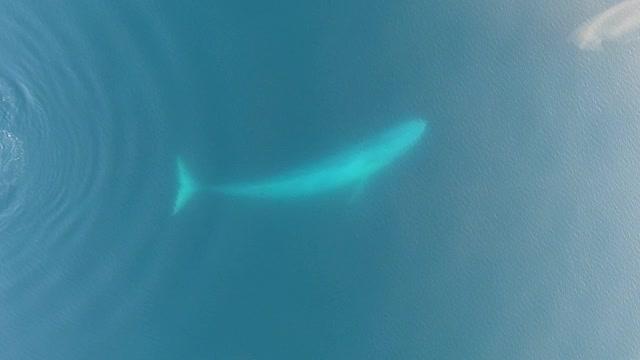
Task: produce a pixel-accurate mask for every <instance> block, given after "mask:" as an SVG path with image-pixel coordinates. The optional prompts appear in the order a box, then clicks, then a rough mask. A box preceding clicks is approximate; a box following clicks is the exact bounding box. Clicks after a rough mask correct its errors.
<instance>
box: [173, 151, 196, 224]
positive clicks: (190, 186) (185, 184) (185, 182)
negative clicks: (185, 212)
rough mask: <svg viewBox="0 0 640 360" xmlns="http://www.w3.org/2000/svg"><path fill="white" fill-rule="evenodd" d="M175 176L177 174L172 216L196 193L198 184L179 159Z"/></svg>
mask: <svg viewBox="0 0 640 360" xmlns="http://www.w3.org/2000/svg"><path fill="white" fill-rule="evenodd" d="M176 164H177V169H176V170H177V174H178V193H177V194H176V201H175V204H174V206H173V214H174V215H175V214H177V213H178V212H179V211H180V210H181V209H182V208H183V207H184V206H185V205H186V204H187V203H188V202H189V200H190V199H191V198H192V197H193V195H195V194H196V193H197V192H198V190H199V189H198V183H197V182H196V180H195V179H194V178H193V176H191V174H190V173H189V170H188V169H187V166H186V165H185V163H184V161H182V159H181V158H178V159H177V161H176Z"/></svg>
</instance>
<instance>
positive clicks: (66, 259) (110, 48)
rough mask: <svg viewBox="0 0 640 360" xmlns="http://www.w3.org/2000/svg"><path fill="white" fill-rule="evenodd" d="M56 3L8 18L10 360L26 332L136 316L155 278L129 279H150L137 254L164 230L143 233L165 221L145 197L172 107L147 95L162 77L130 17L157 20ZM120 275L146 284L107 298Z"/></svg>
mask: <svg viewBox="0 0 640 360" xmlns="http://www.w3.org/2000/svg"><path fill="white" fill-rule="evenodd" d="M21 4H22V3H21ZM46 9H47V7H42V8H41V7H40V6H30V5H28V3H25V5H24V6H21V5H19V4H18V5H15V6H12V7H9V8H8V9H6V10H7V12H6V13H4V14H3V15H0V25H2V26H3V28H4V29H5V30H4V31H3V32H2V34H0V48H2V49H3V57H2V58H1V59H0V357H2V358H21V353H20V352H21V351H23V350H24V347H25V346H26V345H28V344H22V345H21V344H10V343H6V342H5V341H8V340H6V339H10V338H13V339H14V340H15V339H16V336H17V335H16V334H17V333H18V330H20V332H19V333H20V334H22V335H21V336H22V337H23V338H24V339H27V338H31V337H33V338H37V337H38V336H39V335H41V334H49V335H51V334H52V333H53V329H55V328H56V326H58V325H57V324H58V323H59V322H60V321H61V320H60V318H61V317H64V318H66V320H65V321H71V322H73V321H81V319H85V318H86V316H87V314H88V313H91V311H93V310H92V309H95V307H96V306H98V305H97V304H100V305H99V306H100V307H101V315H100V316H104V317H109V316H110V315H114V314H121V313H122V311H123V310H122V309H123V307H126V308H134V307H135V304H133V305H132V303H131V302H132V301H133V302H135V298H136V297H135V296H134V292H135V291H139V289H144V287H145V285H144V284H145V283H146V282H148V281H149V279H146V278H145V277H144V276H142V275H139V274H134V276H133V277H131V276H130V275H131V273H130V271H131V269H132V268H136V269H137V270H136V271H138V272H140V271H143V270H142V269H138V268H137V266H139V265H138V263H137V262H139V261H140V259H141V257H138V258H136V256H139V255H140V252H141V251H142V249H144V248H145V247H146V246H148V241H149V240H148V237H145V236H137V235H140V234H142V233H146V234H151V236H152V235H153V233H154V232H153V231H151V230H150V229H149V228H145V227H146V226H147V224H148V223H149V222H150V221H152V220H153V217H154V216H157V214H158V213H159V211H163V212H165V213H166V209H160V210H159V211H158V210H155V211H154V210H152V209H151V210H149V209H148V205H147V204H148V203H154V201H153V200H152V199H153V198H155V196H156V195H157V193H154V192H152V191H145V189H154V186H157V182H154V179H157V178H158V177H159V176H158V174H156V173H155V172H157V171H158V169H159V168H158V167H157V166H155V165H154V164H158V163H160V162H159V161H155V160H156V159H157V158H158V157H159V155H158V154H159V153H160V151H159V149H160V148H161V147H162V143H163V136H164V134H163V133H162V130H161V129H163V125H162V124H163V122H162V114H161V111H160V110H159V106H158V105H157V104H159V103H161V101H160V99H158V94H157V93H156V92H153V91H152V92H149V90H148V89H155V88H157V87H158V86H157V85H156V84H155V82H156V81H159V80H158V79H157V78H156V77H157V76H158V74H154V73H152V72H151V71H149V70H148V69H153V68H154V66H155V64H153V63H149V62H151V61H153V57H152V56H149V55H148V54H145V53H144V51H147V50H142V48H143V47H142V46H141V45H140V44H141V42H142V41H143V40H144V39H140V38H138V37H136V36H134V35H132V34H131V33H129V27H128V26H127V24H124V23H122V21H123V20H122V19H123V17H122V16H121V14H120V12H123V13H128V14H134V15H135V16H139V18H138V20H140V21H137V22H136V27H137V28H138V29H145V26H147V25H149V26H150V24H147V22H146V18H145V16H144V15H142V12H141V10H139V9H135V8H127V9H120V8H117V7H114V6H113V5H111V4H110V3H97V4H93V5H92V6H91V7H87V6H85V5H83V3H82V2H78V3H77V4H75V5H66V6H61V7H56V11H50V10H51V9H50V8H49V10H46ZM148 31H149V32H150V33H154V34H159V36H161V34H163V32H162V29H153V30H148ZM151 50H153V51H157V49H151V48H150V49H148V51H151ZM122 53H126V54H127V56H126V57H124V56H120V54H122ZM143 160H144V161H143ZM167 206H168V205H167ZM125 244H126V246H125ZM149 261H152V260H149ZM125 274H126V275H125ZM118 277H131V278H134V279H137V281H136V282H132V283H130V284H129V283H128V284H126V286H123V287H121V288H119V289H118V290H117V292H118V293H120V295H122V296H118V297H117V298H118V300H114V299H111V301H110V302H109V303H108V304H104V303H102V302H103V301H104V295H105V293H109V292H114V291H115V290H113V283H112V282H113V281H114V279H116V278H118ZM92 316H96V315H95V314H92ZM105 331H113V330H110V329H106V330H105ZM3 339H5V340H3ZM26 341H27V340H25V342H26ZM60 357H64V356H63V355H60ZM51 358H56V356H53V355H52V357H51Z"/></svg>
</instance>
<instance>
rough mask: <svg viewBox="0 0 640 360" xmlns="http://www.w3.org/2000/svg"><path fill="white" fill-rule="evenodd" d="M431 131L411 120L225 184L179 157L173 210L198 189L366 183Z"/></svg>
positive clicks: (277, 192)
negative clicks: (204, 177)
mask: <svg viewBox="0 0 640 360" xmlns="http://www.w3.org/2000/svg"><path fill="white" fill-rule="evenodd" d="M428 132H429V126H428V123H427V122H426V121H425V120H422V119H413V120H408V121H405V122H403V123H400V124H398V125H397V126H395V127H393V128H391V129H388V130H387V131H385V132H383V133H381V134H379V135H378V136H376V137H373V138H371V139H368V140H366V141H364V142H362V143H360V144H357V145H355V146H352V147H350V148H348V149H347V150H345V151H343V152H340V153H338V154H337V155H334V156H332V157H329V158H327V159H325V160H324V161H320V162H318V163H316V164H314V165H310V166H305V167H301V168H299V169H295V170H292V171H289V172H286V173H284V174H282V175H277V176H272V177H269V178H265V179H263V180H257V181H251V182H238V183H232V184H224V185H201V184H200V183H199V182H198V181H196V180H195V178H194V177H193V176H192V175H191V174H190V173H189V171H188V169H187V167H186V165H185V163H184V161H182V159H180V158H178V159H177V172H178V192H177V195H176V199H175V203H174V207H173V214H176V213H178V212H179V211H180V210H181V209H182V208H183V207H184V206H185V205H186V204H187V203H188V202H189V200H190V199H191V198H192V197H193V196H194V195H195V194H197V193H217V194H223V195H229V196H244V197H252V198H272V199H282V198H297V197H304V196H308V195H314V194H319V193H323V192H328V191H331V190H334V189H338V188H342V187H345V186H348V185H352V184H358V183H363V182H365V181H366V180H367V179H368V178H369V177H370V176H371V175H373V174H375V173H376V172H378V171H379V170H381V169H383V168H384V167H386V166H387V165H389V164H390V163H392V162H393V161H394V160H396V159H397V158H398V157H400V156H401V155H402V154H404V153H406V152H407V151H408V150H409V149H411V148H412V147H413V146H414V145H416V144H417V143H418V142H419V141H420V139H421V138H422V137H423V136H424V135H425V133H428Z"/></svg>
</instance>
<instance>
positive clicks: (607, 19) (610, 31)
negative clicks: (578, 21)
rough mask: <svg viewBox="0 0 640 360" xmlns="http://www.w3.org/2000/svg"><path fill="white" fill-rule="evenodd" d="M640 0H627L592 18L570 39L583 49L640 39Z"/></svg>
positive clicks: (595, 48)
mask: <svg viewBox="0 0 640 360" xmlns="http://www.w3.org/2000/svg"><path fill="white" fill-rule="evenodd" d="M638 30H640V0H627V1H623V2H621V3H619V4H617V5H614V6H612V7H610V8H608V9H607V10H605V11H603V12H602V13H600V14H598V15H596V16H595V17H593V18H591V19H590V20H588V21H587V22H585V23H584V24H582V25H581V26H580V27H579V28H578V29H576V31H574V32H573V33H572V34H571V36H570V37H569V39H570V40H571V42H573V43H574V44H575V45H576V46H577V47H578V48H580V49H582V50H600V49H602V43H603V42H614V41H629V40H637V39H640V36H639V34H638Z"/></svg>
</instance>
